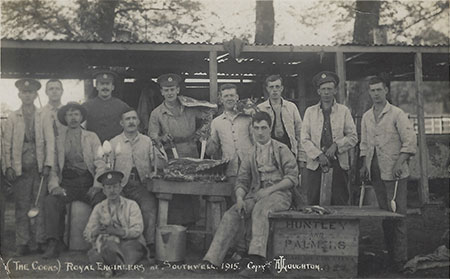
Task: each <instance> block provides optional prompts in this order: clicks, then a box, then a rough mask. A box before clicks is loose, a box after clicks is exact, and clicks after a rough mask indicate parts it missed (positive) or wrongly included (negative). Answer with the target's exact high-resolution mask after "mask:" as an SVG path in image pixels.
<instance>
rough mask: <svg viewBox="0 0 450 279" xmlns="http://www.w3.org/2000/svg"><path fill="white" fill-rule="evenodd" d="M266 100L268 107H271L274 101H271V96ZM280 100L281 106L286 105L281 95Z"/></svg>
mask: <svg viewBox="0 0 450 279" xmlns="http://www.w3.org/2000/svg"><path fill="white" fill-rule="evenodd" d="M266 102H267V105H266V107H268V108H271V107H272V102H271V101H270V98H269V99H267V101H266ZM280 102H281V106H282V107H283V106H284V105H285V103H284V99H283V97H280Z"/></svg>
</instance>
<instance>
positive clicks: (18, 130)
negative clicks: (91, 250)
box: [3, 78, 55, 256]
mask: <svg viewBox="0 0 450 279" xmlns="http://www.w3.org/2000/svg"><path fill="white" fill-rule="evenodd" d="M15 85H16V87H17V89H18V90H19V98H20V100H21V101H22V106H21V107H20V109H18V110H16V111H14V112H11V113H10V114H9V116H8V121H7V123H6V127H5V131H4V132H5V134H4V143H3V144H4V146H3V147H4V159H5V161H4V164H5V168H6V171H5V176H6V179H7V180H8V181H9V182H11V183H13V185H14V192H15V202H16V249H17V252H16V254H17V256H23V255H25V254H27V253H28V252H29V248H30V245H34V244H37V249H38V250H41V249H42V246H43V244H44V243H45V229H44V214H42V213H41V214H38V215H37V217H34V218H33V219H35V220H34V221H35V222H32V219H30V218H29V217H28V216H27V212H28V211H29V210H30V209H31V207H33V206H34V205H33V203H34V202H35V200H36V197H37V196H38V195H40V197H39V203H38V205H37V206H38V208H39V209H42V208H43V201H44V196H45V194H46V192H47V189H46V188H47V187H46V183H47V177H48V175H49V173H50V169H51V167H52V166H53V161H54V151H53V150H54V145H55V142H54V138H53V131H52V126H51V124H50V122H49V121H46V120H45V118H44V117H43V116H42V113H41V111H40V110H38V109H37V108H36V107H35V106H34V100H35V99H36V98H37V97H38V93H37V91H38V90H39V89H40V88H41V84H40V82H39V81H37V80H34V79H30V78H24V79H20V80H18V81H16V83H15ZM40 184H42V187H41V191H40V192H39V188H40V187H39V186H40ZM33 227H34V228H33ZM34 242H35V243H34Z"/></svg>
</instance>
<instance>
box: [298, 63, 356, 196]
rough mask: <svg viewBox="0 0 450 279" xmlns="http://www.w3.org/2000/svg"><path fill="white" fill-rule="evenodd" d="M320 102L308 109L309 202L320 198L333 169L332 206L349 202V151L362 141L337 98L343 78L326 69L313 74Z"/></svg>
mask: <svg viewBox="0 0 450 279" xmlns="http://www.w3.org/2000/svg"><path fill="white" fill-rule="evenodd" d="M313 83H314V85H315V86H316V88H317V94H319V96H320V102H319V103H318V104H316V105H313V106H310V107H309V108H307V109H306V112H305V117H304V119H303V126H302V132H301V140H302V145H303V148H304V149H305V152H306V155H307V160H306V170H305V172H304V176H305V177H304V180H303V181H304V182H305V184H306V185H307V187H308V189H307V195H308V204H311V205H317V204H319V201H320V196H321V195H322V196H323V195H324V193H321V191H322V190H323V189H322V190H321V184H323V181H322V179H323V178H324V176H323V175H322V173H327V172H329V170H330V169H331V168H332V174H330V175H331V176H332V182H331V205H346V204H348V198H349V191H348V188H347V171H348V170H349V169H350V164H349V154H348V151H349V150H350V149H351V148H353V147H354V146H355V145H356V144H357V143H358V135H357V134H356V126H355V123H354V122H353V118H352V115H351V113H350V110H349V109H348V108H347V107H346V106H344V105H342V104H338V103H337V102H336V100H335V95H336V94H337V86H338V84H339V77H338V76H337V75H336V74H335V73H333V72H328V71H323V72H320V73H318V74H316V75H315V76H314V77H313Z"/></svg>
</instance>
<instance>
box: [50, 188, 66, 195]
mask: <svg viewBox="0 0 450 279" xmlns="http://www.w3.org/2000/svg"><path fill="white" fill-rule="evenodd" d="M50 194H52V195H53V196H66V195H67V194H66V190H64V188H62V187H60V186H58V187H55V188H53V189H52V191H51V193H50Z"/></svg>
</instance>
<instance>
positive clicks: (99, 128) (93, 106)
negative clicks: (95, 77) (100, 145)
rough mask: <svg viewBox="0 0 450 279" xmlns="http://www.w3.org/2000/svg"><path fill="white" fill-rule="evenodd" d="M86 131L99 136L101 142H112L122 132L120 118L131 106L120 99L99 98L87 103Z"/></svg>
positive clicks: (85, 104) (85, 105)
mask: <svg viewBox="0 0 450 279" xmlns="http://www.w3.org/2000/svg"><path fill="white" fill-rule="evenodd" d="M83 106H84V107H85V108H86V109H87V112H88V113H87V119H86V120H87V125H86V129H87V130H88V131H92V132H94V133H96V134H97V136H98V137H99V139H100V141H101V142H104V141H105V140H110V139H112V138H113V137H115V136H117V135H118V134H120V133H121V132H122V126H120V118H121V117H122V113H123V112H124V111H125V110H127V109H129V106H128V105H127V104H126V103H124V102H123V101H121V100H120V99H118V98H115V97H111V98H110V99H108V100H102V99H100V98H99V97H95V98H94V99H90V100H88V101H86V102H85V103H84V104H83Z"/></svg>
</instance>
